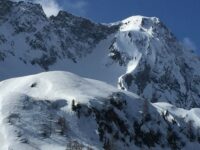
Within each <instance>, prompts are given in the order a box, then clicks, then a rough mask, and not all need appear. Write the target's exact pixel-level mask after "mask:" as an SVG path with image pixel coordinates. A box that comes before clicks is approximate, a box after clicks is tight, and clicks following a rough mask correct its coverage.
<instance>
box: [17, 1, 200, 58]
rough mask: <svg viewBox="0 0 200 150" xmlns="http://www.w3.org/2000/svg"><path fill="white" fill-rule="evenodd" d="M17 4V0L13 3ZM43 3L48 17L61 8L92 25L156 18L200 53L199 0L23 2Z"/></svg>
mask: <svg viewBox="0 0 200 150" xmlns="http://www.w3.org/2000/svg"><path fill="white" fill-rule="evenodd" d="M15 1H19V0H15ZM25 1H33V2H36V3H40V4H42V6H43V8H44V10H45V13H46V14H47V15H48V16H50V15H52V14H54V15H55V14H56V13H57V12H58V11H59V10H60V9H63V10H66V11H68V12H71V13H73V14H76V15H78V16H82V17H86V18H89V19H91V20H93V21H95V22H102V23H110V22H115V21H119V20H122V19H125V18H127V17H129V16H132V15H143V16H155V17H158V18H160V19H161V20H162V21H163V22H164V23H165V24H166V25H167V27H168V28H169V29H170V30H171V31H172V32H173V33H174V34H175V35H176V37H178V39H179V40H180V41H184V42H185V43H186V44H187V45H188V46H189V47H192V48H193V49H196V50H197V52H198V53H199V54H200V0H25Z"/></svg>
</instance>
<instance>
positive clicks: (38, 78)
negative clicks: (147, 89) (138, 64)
mask: <svg viewBox="0 0 200 150" xmlns="http://www.w3.org/2000/svg"><path fill="white" fill-rule="evenodd" d="M0 106H1V107H0V118H1V120H0V135H1V136H0V138H1V139H0V150H7V149H12V150H27V149H28V150H46V149H50V150H51V149H52V150H66V148H70V147H71V148H72V147H73V146H74V145H76V146H79V147H85V148H86V149H87V148H91V149H103V148H104V149H109V148H111V149H116V150H118V149H119V150H120V149H141V148H143V149H148V148H151V149H161V147H162V149H169V148H170V149H179V148H183V149H184V148H185V147H187V146H190V145H191V144H196V146H197V147H196V148H199V147H200V145H199V144H198V138H200V137H199V136H200V135H199V133H198V132H199V131H198V129H199V127H200V124H199V123H198V122H196V121H197V119H198V120H199V119H200V118H199V109H192V110H190V111H187V110H184V109H179V108H176V107H174V106H172V105H170V104H167V103H155V104H153V105H152V104H150V103H148V102H147V101H144V100H142V99H140V98H139V97H138V96H136V95H134V94H132V93H129V92H124V91H121V90H118V89H116V88H115V87H113V86H110V85H108V84H106V83H103V82H100V81H97V80H92V79H86V78H82V77H79V76H77V75H75V74H72V73H68V72H59V71H57V72H48V73H41V74H37V75H31V76H26V77H20V78H13V79H9V80H5V81H2V82H0ZM194 120H195V122H194V124H193V122H192V123H191V124H189V123H188V122H190V121H194ZM189 125H190V126H189ZM180 131H181V132H180ZM197 131H198V132H197ZM193 133H194V137H193V135H192V134H193Z"/></svg>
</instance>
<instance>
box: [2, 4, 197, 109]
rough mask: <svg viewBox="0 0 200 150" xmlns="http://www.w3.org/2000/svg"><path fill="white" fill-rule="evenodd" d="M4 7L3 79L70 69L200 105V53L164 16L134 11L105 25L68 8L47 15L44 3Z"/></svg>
mask: <svg viewBox="0 0 200 150" xmlns="http://www.w3.org/2000/svg"><path fill="white" fill-rule="evenodd" d="M0 8H1V9H0V66H1V69H0V71H1V75H0V78H1V79H6V78H10V77H13V76H19V75H24V74H31V73H36V72H40V71H45V70H46V71H47V70H58V69H59V70H69V71H72V72H75V73H78V74H80V75H83V76H87V77H92V78H95V79H99V80H103V81H106V82H109V83H112V84H113V82H115V83H116V84H117V82H118V87H119V88H120V89H123V90H128V91H131V92H134V93H137V94H138V95H140V96H141V97H143V98H145V99H148V100H149V101H151V102H157V101H164V102H169V103H172V104H174V105H176V106H178V107H183V108H192V107H198V106H199V105H200V101H199V97H200V86H199V83H200V71H199V69H198V66H199V65H200V61H199V58H198V56H196V55H195V54H194V53H193V52H192V51H191V50H188V49H186V48H184V47H183V46H182V44H181V43H180V42H179V41H178V40H177V39H176V38H175V36H174V35H173V34H172V33H171V32H170V31H169V30H168V29H167V27H166V26H165V25H164V24H163V23H162V22H161V21H160V20H159V19H158V18H155V17H152V18H148V17H142V16H133V17H130V18H127V19H125V20H123V21H120V22H117V23H113V24H108V25H105V24H97V23H93V22H91V21H90V20H87V19H84V18H81V17H77V16H73V15H72V14H69V13H67V12H64V11H60V12H59V14H58V15H57V16H51V17H50V18H47V17H46V16H45V14H44V12H43V10H42V7H41V6H40V5H38V4H32V3H27V2H18V3H17V2H11V1H7V0H6V1H5V0H4V1H1V2H0ZM88 60H90V61H88ZM92 62H93V63H92ZM60 64H61V65H60ZM83 64H84V65H83ZM96 64H98V65H96ZM61 66H62V67H61ZM83 68H84V69H85V70H86V71H80V70H83ZM97 68H98V69H97ZM97 70H98V71H99V72H98V73H96V72H97ZM112 74H113V79H112V82H111V80H110V79H111V78H112Z"/></svg>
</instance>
